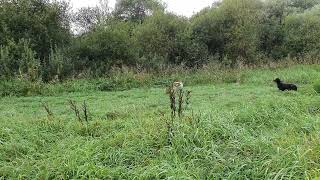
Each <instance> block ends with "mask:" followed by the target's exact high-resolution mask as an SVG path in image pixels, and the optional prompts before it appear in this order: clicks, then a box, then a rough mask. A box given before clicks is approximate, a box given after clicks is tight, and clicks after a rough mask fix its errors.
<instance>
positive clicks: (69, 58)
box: [0, 0, 320, 89]
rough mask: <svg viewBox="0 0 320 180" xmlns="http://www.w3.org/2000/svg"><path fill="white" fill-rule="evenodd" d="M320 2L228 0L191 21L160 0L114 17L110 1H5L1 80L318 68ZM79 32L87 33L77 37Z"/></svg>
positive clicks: (0, 6) (125, 5)
mask: <svg viewBox="0 0 320 180" xmlns="http://www.w3.org/2000/svg"><path fill="white" fill-rule="evenodd" d="M101 2H103V1H101ZM319 4H320V1H319V0H303V1H302V0H285V1H283V0H267V1H262V0H223V1H221V2H219V3H214V4H213V5H212V6H211V7H207V8H205V9H203V10H202V11H201V12H199V13H197V14H195V15H194V16H193V17H191V18H186V17H183V16H177V15H175V14H173V13H170V12H167V11H165V5H164V4H163V2H162V1H160V0H148V1H142V0H134V1H132V0H117V3H116V8H115V10H114V11H112V12H111V11H109V9H108V6H107V5H106V3H102V4H101V6H99V7H94V8H91V9H80V10H79V11H78V12H76V13H69V11H68V7H69V6H68V3H65V2H64V1H62V2H61V1H54V2H51V1H47V0H31V1H28V0H21V1H17V0H14V1H11V0H10V1H9V0H3V1H0V25H1V26H0V47H1V48H0V62H1V67H0V76H1V78H2V79H12V78H17V77H19V78H22V79H24V80H28V81H35V82H37V81H43V82H52V81H54V82H56V81H63V80H66V79H68V78H84V77H102V76H103V77H110V76H111V75H110V72H111V70H112V68H114V67H118V68H122V67H130V68H135V69H136V70H137V71H148V72H161V71H163V70H165V69H166V67H171V66H176V67H177V66H180V67H185V68H200V67H203V66H206V65H207V64H208V63H213V64H222V65H224V66H226V67H232V68H238V67H241V66H243V65H244V66H246V65H257V64H261V63H269V64H270V63H271V62H280V61H282V60H283V59H288V58H289V59H290V58H291V59H298V60H299V62H308V63H314V62H315V61H316V60H317V58H319V57H320V54H319V53H320V52H319V49H320V43H319V42H320V39H319V37H320V20H319V19H320V18H319V14H320V5H319ZM72 23H73V25H71V24H72ZM81 26H83V27H81ZM71 27H72V28H79V31H77V30H74V29H72V28H71ZM72 30H73V32H79V33H82V34H75V36H72V34H71V33H70V32H72ZM112 84H113V83H111V85H105V87H101V88H102V89H108V87H111V86H113V85H112Z"/></svg>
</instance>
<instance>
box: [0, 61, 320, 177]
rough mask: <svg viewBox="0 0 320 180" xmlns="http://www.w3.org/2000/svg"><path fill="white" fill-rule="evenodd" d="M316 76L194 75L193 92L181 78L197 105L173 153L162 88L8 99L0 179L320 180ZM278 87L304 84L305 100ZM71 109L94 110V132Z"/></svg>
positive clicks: (1, 126)
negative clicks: (233, 79) (232, 78)
mask: <svg viewBox="0 0 320 180" xmlns="http://www.w3.org/2000/svg"><path fill="white" fill-rule="evenodd" d="M317 69H318V66H316V65H315V66H295V67H291V68H289V69H286V68H283V69H274V70H271V69H265V70H261V71H259V70H248V71H246V72H242V74H241V76H240V77H241V81H240V82H239V83H218V82H219V81H216V80H212V81H210V82H208V83H203V84H202V83H199V82H196V83H194V82H195V81H196V80H199V79H201V77H204V76H205V74H206V72H203V74H201V73H198V74H194V75H193V77H198V79H196V80H195V81H192V80H190V81H191V82H189V81H188V78H190V79H191V77H187V76H184V75H183V74H180V75H179V76H180V77H185V78H186V79H183V80H184V81H185V82H186V87H185V88H187V89H188V90H191V91H192V99H191V106H190V108H189V109H188V110H187V111H185V115H184V116H183V117H182V118H180V119H179V118H177V119H175V121H174V137H173V141H172V145H170V144H168V141H167V138H168V136H167V127H166V121H167V120H168V119H170V102H169V98H168V97H167V96H166V95H165V92H164V89H163V88H162V87H157V85H155V86H154V87H153V88H134V89H131V90H127V91H116V92H115V91H107V92H102V91H99V90H98V89H94V88H93V89H92V90H91V91H87V90H86V88H84V90H81V89H76V91H74V92H70V93H62V94H61V95H60V96H33V97H3V98H1V99H0V154H1V156H0V177H2V178H3V179H94V178H97V179H316V178H318V177H320V133H319V132H320V103H319V102H320V96H319V95H318V94H317V93H316V92H315V91H314V90H313V87H312V84H309V83H308V82H314V81H316V80H317V77H319V76H320V72H318V70H317ZM212 73H213V72H212ZM299 75H301V76H303V77H300V76H299ZM275 77H279V78H282V79H284V80H286V81H290V82H293V83H297V84H298V85H299V90H298V91H297V92H280V91H278V90H277V89H276V87H275V84H272V80H273V78H275ZM208 79H209V78H208ZM221 82H222V81H221ZM193 83H194V84H193ZM195 84H196V85H195ZM200 84H201V85H200ZM69 100H75V101H76V102H77V103H78V104H80V103H82V102H83V101H84V100H86V102H87V104H88V108H89V114H90V117H91V120H90V121H89V123H88V124H85V125H82V124H81V123H80V122H79V121H78V120H77V119H76V117H75V116H74V113H73V112H72V111H71V110H70V108H69V104H68V101H69ZM41 102H46V103H47V104H48V105H49V107H50V108H51V110H52V112H53V114H54V118H53V119H48V118H47V114H46V111H45V109H44V108H43V107H42V104H41ZM88 132H89V133H88Z"/></svg>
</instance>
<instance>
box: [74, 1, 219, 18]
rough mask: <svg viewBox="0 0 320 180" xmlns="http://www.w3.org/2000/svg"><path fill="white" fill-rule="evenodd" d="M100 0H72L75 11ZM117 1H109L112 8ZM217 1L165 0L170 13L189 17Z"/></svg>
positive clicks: (93, 4)
mask: <svg viewBox="0 0 320 180" xmlns="http://www.w3.org/2000/svg"><path fill="white" fill-rule="evenodd" d="M98 1H99V0H70V2H71V5H72V6H73V9H78V8H81V7H88V6H95V5H96V4H97V2H98ZM115 1H116V0H109V4H110V6H111V7H114V4H115ZM214 1H215V0H163V2H165V3H166V4H167V9H168V11H172V12H174V13H175V14H178V15H184V16H187V17H190V16H192V15H193V14H194V13H197V12H199V11H200V10H201V9H203V8H205V7H207V6H210V5H211V4H212V3H213V2H214Z"/></svg>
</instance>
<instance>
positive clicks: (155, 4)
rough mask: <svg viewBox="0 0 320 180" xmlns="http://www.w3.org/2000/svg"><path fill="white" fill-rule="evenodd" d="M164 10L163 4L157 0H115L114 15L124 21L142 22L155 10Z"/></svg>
mask: <svg viewBox="0 0 320 180" xmlns="http://www.w3.org/2000/svg"><path fill="white" fill-rule="evenodd" d="M164 9H165V5H164V3H162V2H161V1H159V0H117V1H116V6H115V11H114V15H115V17H117V18H118V19H121V20H125V21H127V20H129V21H133V22H143V20H144V19H145V18H146V17H147V16H150V15H152V14H153V13H154V12H155V11H156V10H164Z"/></svg>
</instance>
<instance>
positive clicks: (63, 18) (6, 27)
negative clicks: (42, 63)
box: [0, 0, 71, 60]
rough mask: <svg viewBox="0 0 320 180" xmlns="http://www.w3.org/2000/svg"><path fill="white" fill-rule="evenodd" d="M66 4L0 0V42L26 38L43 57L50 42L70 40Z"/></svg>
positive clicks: (39, 55)
mask: <svg viewBox="0 0 320 180" xmlns="http://www.w3.org/2000/svg"><path fill="white" fill-rule="evenodd" d="M66 11H67V4H66V3H58V2H57V1H55V2H53V3H51V2H49V1H47V0H19V1H17V0H14V1H11V0H2V1H0V24H1V25H2V27H1V28H0V37H1V38H0V44H1V45H7V44H8V43H10V42H9V41H11V40H13V41H15V42H18V41H19V40H20V39H30V41H31V42H30V44H32V49H33V50H34V51H35V52H36V53H37V58H41V59H42V60H44V59H45V58H47V57H48V56H49V54H50V48H51V46H52V45H57V46H62V45H64V44H66V43H67V42H68V41H69V40H70V37H71V36H70V33H69V19H68V18H69V17H68V15H67V12H66Z"/></svg>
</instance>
